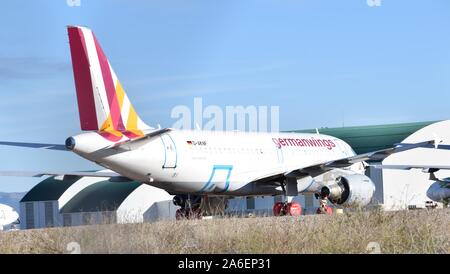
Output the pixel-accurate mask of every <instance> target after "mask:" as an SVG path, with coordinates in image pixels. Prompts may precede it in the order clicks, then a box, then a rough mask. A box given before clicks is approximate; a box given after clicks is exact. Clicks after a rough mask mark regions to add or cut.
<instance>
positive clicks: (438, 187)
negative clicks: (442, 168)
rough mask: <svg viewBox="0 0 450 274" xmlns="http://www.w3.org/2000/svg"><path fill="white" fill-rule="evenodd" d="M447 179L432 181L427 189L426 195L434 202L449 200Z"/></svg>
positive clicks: (449, 190) (449, 185) (449, 192)
mask: <svg viewBox="0 0 450 274" xmlns="http://www.w3.org/2000/svg"><path fill="white" fill-rule="evenodd" d="M447 180H448V179H446V180H445V181H437V182H434V183H433V184H432V185H431V186H430V188H428V190H427V197H428V198H430V199H431V200H433V201H435V202H442V201H446V200H450V182H449V181H447Z"/></svg>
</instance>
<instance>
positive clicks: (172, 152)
mask: <svg viewBox="0 0 450 274" xmlns="http://www.w3.org/2000/svg"><path fill="white" fill-rule="evenodd" d="M161 141H162V143H163V146H164V155H165V156H164V164H163V168H176V167H177V160H178V159H177V158H178V157H177V147H176V146H175V142H174V141H173V139H172V137H171V136H170V135H169V134H168V133H165V134H163V135H161Z"/></svg>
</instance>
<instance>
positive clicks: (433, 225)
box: [0, 209, 450, 253]
mask: <svg viewBox="0 0 450 274" xmlns="http://www.w3.org/2000/svg"><path fill="white" fill-rule="evenodd" d="M449 224H450V210H449V209H446V210H437V209H435V210H417V211H401V212H395V213H386V212H381V211H377V210H375V211H371V212H355V213H351V214H345V215H339V216H338V215H335V216H304V217H302V218H294V217H266V218H245V219H242V218H224V219H214V220H189V221H161V222H156V223H146V224H126V225H97V226H85V227H70V228H52V229H36V230H27V231H14V232H2V233H0V253H66V252H67V251H66V245H67V243H69V242H72V241H75V242H78V243H79V244H80V246H81V252H82V253H365V252H367V251H366V247H367V244H368V243H369V242H378V243H379V244H380V245H381V252H383V253H450V230H449Z"/></svg>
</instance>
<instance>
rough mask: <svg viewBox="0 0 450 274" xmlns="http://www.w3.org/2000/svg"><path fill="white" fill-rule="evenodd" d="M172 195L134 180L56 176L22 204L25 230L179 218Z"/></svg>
mask: <svg viewBox="0 0 450 274" xmlns="http://www.w3.org/2000/svg"><path fill="white" fill-rule="evenodd" d="M176 209H177V207H175V206H174V205H173V203H172V196H171V195H169V194H168V193H167V192H165V191H164V190H162V189H159V188H155V187H152V186H149V185H145V184H141V183H138V182H134V181H127V182H124V181H112V180H105V179H104V178H101V177H96V178H93V177H80V176H52V177H49V178H47V179H45V180H43V181H42V182H40V183H39V184H37V185H36V186H34V187H33V188H32V189H31V190H30V191H29V192H28V193H27V194H26V195H25V196H24V197H23V198H22V200H21V201H20V219H21V223H20V224H21V229H30V228H42V227H58V226H75V225H88V224H102V223H133V222H143V221H153V220H158V219H170V218H172V217H173V218H174V217H175V211H176Z"/></svg>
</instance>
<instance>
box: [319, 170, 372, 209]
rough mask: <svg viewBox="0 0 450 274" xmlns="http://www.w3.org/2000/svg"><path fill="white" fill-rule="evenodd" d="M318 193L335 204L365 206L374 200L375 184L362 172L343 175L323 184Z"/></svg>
mask: <svg viewBox="0 0 450 274" xmlns="http://www.w3.org/2000/svg"><path fill="white" fill-rule="evenodd" d="M319 191H320V193H318V194H319V195H320V196H321V197H322V198H325V197H326V198H328V200H330V202H332V203H333V204H338V205H342V206H351V205H358V206H365V205H367V204H369V203H370V201H371V200H372V197H373V194H374V193H375V185H374V184H373V182H372V180H371V179H370V178H369V177H367V176H365V175H362V174H349V175H342V176H339V177H338V178H336V180H335V181H334V182H331V183H328V184H326V185H325V186H323V187H322V188H321V189H320V190H319Z"/></svg>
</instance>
